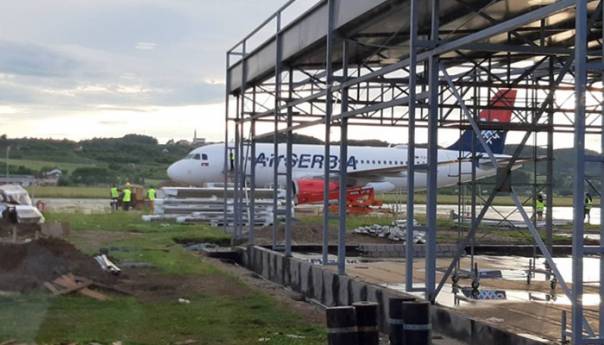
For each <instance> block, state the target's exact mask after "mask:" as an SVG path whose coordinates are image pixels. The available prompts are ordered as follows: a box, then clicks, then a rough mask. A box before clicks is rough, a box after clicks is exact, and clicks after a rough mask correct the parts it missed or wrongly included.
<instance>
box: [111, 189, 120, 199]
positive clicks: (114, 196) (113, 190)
mask: <svg viewBox="0 0 604 345" xmlns="http://www.w3.org/2000/svg"><path fill="white" fill-rule="evenodd" d="M119 197H120V193H119V192H118V191H117V188H116V187H113V188H111V198H113V199H117V198H119Z"/></svg>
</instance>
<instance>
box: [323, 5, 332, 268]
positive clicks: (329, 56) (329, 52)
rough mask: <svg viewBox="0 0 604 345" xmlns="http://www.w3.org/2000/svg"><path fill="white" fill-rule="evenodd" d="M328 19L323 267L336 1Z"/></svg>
mask: <svg viewBox="0 0 604 345" xmlns="http://www.w3.org/2000/svg"><path fill="white" fill-rule="evenodd" d="M327 6H328V13H329V14H328V18H327V49H326V50H327V52H326V56H325V75H326V77H325V78H326V85H325V88H326V91H327V93H326V95H325V151H324V157H323V168H324V175H323V178H324V179H323V180H324V183H323V253H322V254H323V265H327V261H328V257H329V185H330V183H329V182H330V174H331V171H330V170H331V168H330V164H329V161H330V159H329V156H330V155H331V154H330V152H331V148H330V141H331V115H332V112H333V92H332V86H333V63H332V59H333V49H334V47H333V45H334V25H335V24H334V21H335V0H328V3H327Z"/></svg>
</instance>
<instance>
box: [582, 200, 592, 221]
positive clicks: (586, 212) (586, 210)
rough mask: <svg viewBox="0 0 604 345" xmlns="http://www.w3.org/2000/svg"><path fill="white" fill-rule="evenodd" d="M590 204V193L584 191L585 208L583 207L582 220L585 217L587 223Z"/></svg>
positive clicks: (589, 219) (589, 217) (589, 218)
mask: <svg viewBox="0 0 604 345" xmlns="http://www.w3.org/2000/svg"><path fill="white" fill-rule="evenodd" d="M592 206H593V198H592V197H591V194H589V193H585V208H584V209H583V210H584V212H583V221H585V218H587V224H590V223H591V215H590V214H589V212H590V211H591V207H592Z"/></svg>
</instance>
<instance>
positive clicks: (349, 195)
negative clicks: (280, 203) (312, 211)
mask: <svg viewBox="0 0 604 345" xmlns="http://www.w3.org/2000/svg"><path fill="white" fill-rule="evenodd" d="M324 185H325V182H324V181H323V180H319V179H308V180H298V181H297V183H296V198H297V203H298V204H318V203H322V202H323V187H324ZM338 192H339V184H338V183H337V182H329V200H338ZM371 206H382V202H381V201H379V200H376V198H375V191H374V190H373V188H368V187H348V188H346V209H347V212H348V213H350V214H366V213H369V212H371ZM330 208H331V209H332V211H334V212H336V211H337V205H334V206H331V207H330Z"/></svg>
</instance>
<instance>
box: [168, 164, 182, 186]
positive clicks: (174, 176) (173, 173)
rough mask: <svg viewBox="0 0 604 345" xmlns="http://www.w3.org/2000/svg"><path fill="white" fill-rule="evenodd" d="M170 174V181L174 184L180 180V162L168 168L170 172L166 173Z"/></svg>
mask: <svg viewBox="0 0 604 345" xmlns="http://www.w3.org/2000/svg"><path fill="white" fill-rule="evenodd" d="M166 172H167V173H168V177H169V178H170V180H172V181H174V182H178V180H179V175H180V174H179V169H178V162H176V163H173V164H172V165H170V166H169V167H168V170H167V171H166Z"/></svg>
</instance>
